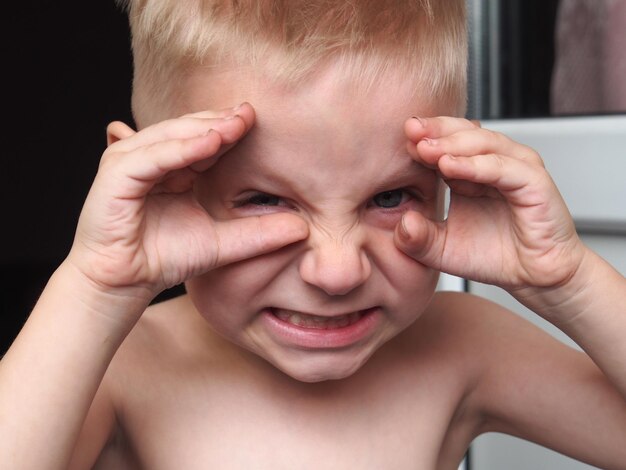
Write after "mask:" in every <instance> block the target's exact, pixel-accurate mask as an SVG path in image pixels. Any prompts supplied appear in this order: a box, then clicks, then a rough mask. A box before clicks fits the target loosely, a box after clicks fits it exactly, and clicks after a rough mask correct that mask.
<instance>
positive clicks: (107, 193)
mask: <svg viewBox="0 0 626 470" xmlns="http://www.w3.org/2000/svg"><path fill="white" fill-rule="evenodd" d="M254 117H255V116H254V110H253V108H252V106H250V105H249V104H243V105H241V106H240V107H238V108H237V109H228V110H222V111H216V112H213V111H206V112H200V113H195V114H189V115H185V116H182V117H180V118H177V119H170V120H167V121H163V122H160V123H158V124H154V125H152V126H149V127H147V128H145V129H143V130H141V131H139V132H135V131H134V130H132V129H131V128H129V127H128V126H126V125H125V124H123V123H121V122H113V123H111V124H110V125H109V127H108V129H107V133H108V139H109V144H110V145H109V147H108V148H107V149H106V151H105V152H104V155H103V157H102V160H101V163H100V167H99V170H98V174H97V175H96V178H95V181H94V183H93V186H92V188H91V190H90V192H89V195H88V197H87V200H86V202H85V205H84V207H83V210H82V213H81V216H80V219H79V223H78V228H77V231H76V237H75V240H74V244H73V246H72V249H71V252H70V254H69V256H68V260H69V261H70V262H71V263H73V264H74V265H75V266H77V267H78V269H79V270H80V272H82V273H83V274H84V275H85V276H86V277H87V278H88V279H89V280H90V281H91V282H93V283H94V284H95V285H96V286H98V288H100V289H104V290H117V291H119V292H121V291H122V290H124V291H127V290H128V289H129V288H131V289H133V293H132V294H131V295H140V296H145V297H146V299H147V300H148V301H150V300H151V299H152V298H153V297H154V296H155V295H156V294H158V293H159V292H160V291H161V290H163V289H165V288H168V287H171V286H174V285H177V284H179V283H181V282H183V281H185V280H187V279H189V278H190V277H192V276H195V275H198V274H200V273H202V272H205V271H208V270H210V269H212V268H215V267H217V266H220V265H224V264H227V263H232V262H235V261H238V260H242V259H244V258H248V257H253V256H256V255H259V254H262V253H266V252H269V251H272V250H276V249H278V248H280V247H282V246H284V245H287V244H289V243H292V242H295V241H297V240H300V239H302V238H305V237H306V236H307V234H308V229H307V226H306V224H305V223H304V221H302V220H301V219H300V218H298V217H297V216H295V215H291V214H284V213H281V214H271V215H264V216H261V217H247V218H241V219H236V220H232V221H219V222H218V221H215V220H213V219H211V217H210V216H209V215H208V214H207V212H206V211H205V210H204V209H203V208H202V207H201V205H200V204H199V203H198V202H197V200H196V198H195V196H194V193H193V185H194V181H195V179H196V177H197V176H198V174H199V173H200V172H203V171H205V170H207V169H208V168H209V167H211V166H212V165H213V164H214V163H215V162H216V161H217V160H218V159H219V158H220V156H221V155H223V154H224V153H225V152H226V151H227V150H228V149H229V148H231V147H232V146H233V145H234V144H235V143H236V142H237V141H238V140H239V139H241V138H242V137H243V136H244V135H245V134H246V133H247V131H248V130H249V129H250V128H251V126H252V124H253V122H254ZM222 158H227V156H224V157H222ZM125 295H126V294H125Z"/></svg>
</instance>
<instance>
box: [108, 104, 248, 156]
mask: <svg viewBox="0 0 626 470" xmlns="http://www.w3.org/2000/svg"><path fill="white" fill-rule="evenodd" d="M231 111H232V110H231ZM213 114H214V112H212V111H206V112H200V113H194V114H189V115H185V116H182V117H179V118H175V119H167V120H165V121H161V122H158V123H156V124H153V125H151V126H148V127H146V128H145V129H142V130H141V131H139V132H137V133H135V134H133V135H131V136H129V137H128V138H125V139H123V140H120V141H118V142H115V147H114V150H115V151H121V152H130V151H132V150H135V149H137V148H139V147H142V146H144V145H151V144H154V143H156V142H161V141H164V140H170V139H185V138H191V137H195V136H201V135H204V134H206V133H207V132H208V131H209V130H210V129H214V130H216V131H218V132H219V133H220V134H222V137H223V138H224V141H225V142H226V143H232V142H235V141H236V140H237V139H239V138H241V137H242V135H244V134H245V133H246V132H247V131H248V130H249V129H250V128H251V127H252V125H253V124H254V119H255V113H254V109H253V108H252V106H250V105H249V104H248V103H244V104H242V105H241V107H240V108H239V111H238V112H237V113H232V114H229V115H227V116H223V117H214V116H213Z"/></svg>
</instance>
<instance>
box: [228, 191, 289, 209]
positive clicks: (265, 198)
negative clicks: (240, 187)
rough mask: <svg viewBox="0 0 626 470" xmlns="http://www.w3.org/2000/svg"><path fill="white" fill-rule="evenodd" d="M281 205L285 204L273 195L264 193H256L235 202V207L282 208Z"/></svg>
mask: <svg viewBox="0 0 626 470" xmlns="http://www.w3.org/2000/svg"><path fill="white" fill-rule="evenodd" d="M282 205H285V204H284V202H283V201H282V199H281V198H280V197H278V196H274V195H273V194H266V193H256V194H253V195H251V196H248V197H246V198H244V199H242V200H240V201H237V202H235V207H244V206H264V207H272V206H282Z"/></svg>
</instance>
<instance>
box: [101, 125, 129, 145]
mask: <svg viewBox="0 0 626 470" xmlns="http://www.w3.org/2000/svg"><path fill="white" fill-rule="evenodd" d="M133 134H135V131H134V130H133V129H131V128H130V127H128V126H127V125H126V124H124V123H123V122H121V121H113V122H112V123H110V124H109V125H108V126H107V147H108V146H109V145H111V144H113V143H115V142H117V141H118V140H122V139H125V138H127V137H130V136H131V135H133Z"/></svg>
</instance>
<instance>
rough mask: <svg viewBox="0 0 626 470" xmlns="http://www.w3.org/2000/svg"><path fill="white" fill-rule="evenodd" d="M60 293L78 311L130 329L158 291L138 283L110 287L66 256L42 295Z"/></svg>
mask: <svg viewBox="0 0 626 470" xmlns="http://www.w3.org/2000/svg"><path fill="white" fill-rule="evenodd" d="M50 288H51V289H53V291H54V292H55V293H57V294H58V295H61V296H62V297H63V298H64V299H65V301H66V303H67V305H68V306H69V305H74V306H75V307H74V308H75V309H76V310H77V311H80V312H83V314H84V315H86V316H89V317H91V318H93V319H94V320H95V321H98V322H104V323H105V324H107V325H108V326H110V327H112V328H115V329H119V330H120V331H123V332H125V333H127V332H128V331H130V328H132V326H134V324H135V323H136V322H137V320H138V319H139V317H140V316H141V314H142V313H143V311H144V310H145V309H146V308H147V307H148V305H149V304H150V302H151V301H152V299H153V298H154V297H155V294H154V293H153V292H151V291H150V290H149V289H147V288H144V287H141V286H138V287H109V286H104V285H102V284H98V283H97V282H94V281H93V280H92V279H90V278H89V277H88V276H86V275H85V274H84V273H83V272H82V271H81V270H80V269H79V268H78V267H77V266H76V265H75V264H74V263H73V262H72V261H71V260H69V259H66V260H65V261H63V263H61V265H60V266H59V267H58V268H57V269H56V271H55V272H54V273H53V275H52V277H51V278H50V281H49V283H48V286H46V289H45V290H44V293H43V294H42V296H43V295H46V294H52V293H51V292H47V291H50Z"/></svg>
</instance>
